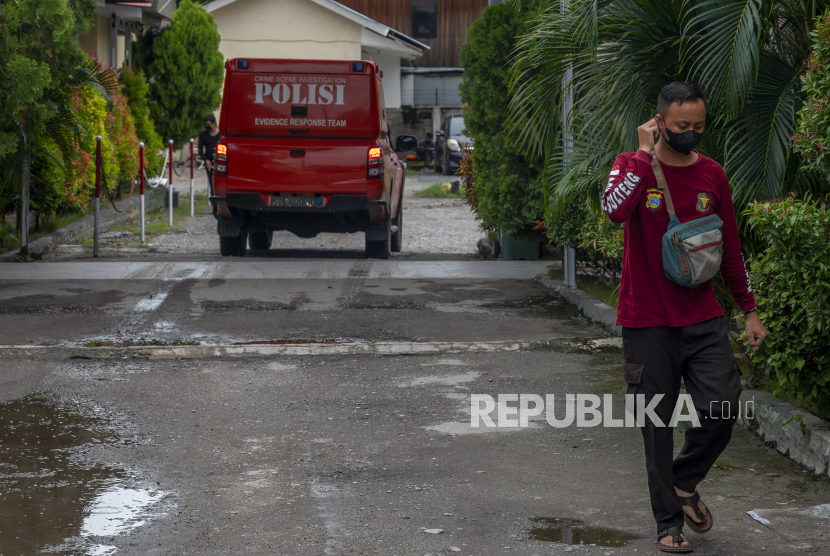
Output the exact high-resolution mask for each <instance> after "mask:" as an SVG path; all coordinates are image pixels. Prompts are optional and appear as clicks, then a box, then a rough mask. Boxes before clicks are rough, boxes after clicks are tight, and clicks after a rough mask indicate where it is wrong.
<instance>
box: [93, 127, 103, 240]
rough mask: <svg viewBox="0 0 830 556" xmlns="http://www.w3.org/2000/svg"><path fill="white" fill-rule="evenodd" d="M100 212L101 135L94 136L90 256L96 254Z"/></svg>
mask: <svg viewBox="0 0 830 556" xmlns="http://www.w3.org/2000/svg"><path fill="white" fill-rule="evenodd" d="M100 212H101V136H100V135H98V136H97V137H95V225H94V229H93V232H92V256H93V257H97V256H98V225H99V222H98V220H99V216H100Z"/></svg>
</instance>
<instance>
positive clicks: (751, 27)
mask: <svg viewBox="0 0 830 556" xmlns="http://www.w3.org/2000/svg"><path fill="white" fill-rule="evenodd" d="M763 4H764V2H763V0H742V1H738V2H723V1H722V0H707V1H704V2H700V3H699V4H697V5H696V6H694V7H693V8H692V11H691V14H690V15H691V17H690V18H689V20H688V22H687V23H686V24H685V25H684V28H683V35H684V39H685V41H687V42H688V46H686V48H685V49H684V52H683V55H684V57H686V58H689V59H691V60H693V62H692V67H691V70H690V76H691V79H692V80H694V81H697V82H699V83H701V84H705V85H706V88H707V92H708V94H709V96H710V97H711V98H712V101H713V102H716V103H718V102H722V103H723V105H724V107H725V110H726V113H727V115H728V116H729V117H735V116H737V114H738V113H739V112H740V111H741V109H742V108H743V105H744V103H745V102H746V99H747V97H748V96H749V93H750V91H751V90H752V85H753V83H754V82H755V78H756V76H757V74H758V68H759V64H760V52H759V49H758V44H759V43H760V42H761V36H762V35H763V34H764V33H767V34H768V33H769V28H768V27H767V26H765V25H764V22H763V18H762V15H761V13H762V11H763V9H764V6H763Z"/></svg>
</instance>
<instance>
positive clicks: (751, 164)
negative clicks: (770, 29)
mask: <svg viewBox="0 0 830 556" xmlns="http://www.w3.org/2000/svg"><path fill="white" fill-rule="evenodd" d="M798 75H799V72H798V71H797V70H795V69H794V68H792V67H790V66H788V65H786V64H785V63H783V62H782V61H781V60H779V59H778V58H777V57H775V56H772V55H769V54H766V53H764V55H763V56H762V59H761V71H760V73H759V76H758V80H757V81H756V83H755V85H754V86H753V88H752V94H751V96H750V99H749V101H748V102H747V104H746V107H745V108H744V110H743V111H742V112H741V114H740V118H738V119H737V121H736V122H735V123H734V124H732V125H731V126H729V128H728V132H727V135H726V144H727V147H726V151H725V155H726V158H725V161H724V169H725V170H726V173H727V175H728V176H729V177H730V180H731V183H732V189H733V195H734V197H735V200H736V203H738V204H746V203H748V202H750V201H752V200H760V199H774V198H776V197H780V196H781V195H782V194H783V192H784V185H785V183H786V181H787V168H788V166H789V160H790V158H791V156H792V152H791V149H790V137H791V136H792V134H793V133H794V132H795V127H796V119H795V116H796V114H797V112H798V109H799V108H800V107H801V97H800V95H799V91H800V82H799V79H798Z"/></svg>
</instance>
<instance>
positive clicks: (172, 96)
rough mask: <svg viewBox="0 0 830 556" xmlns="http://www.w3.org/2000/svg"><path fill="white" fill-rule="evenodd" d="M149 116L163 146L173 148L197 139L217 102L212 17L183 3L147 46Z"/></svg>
mask: <svg viewBox="0 0 830 556" xmlns="http://www.w3.org/2000/svg"><path fill="white" fill-rule="evenodd" d="M152 45H153V58H152V61H151V62H150V65H149V68H148V74H149V76H150V97H151V100H152V102H151V104H150V114H151V116H152V117H153V121H155V123H156V130H157V131H158V133H159V135H161V138H162V140H163V141H167V140H169V139H172V140H173V142H174V143H175V146H176V148H178V147H180V146H181V145H182V144H183V143H184V142H185V141H188V140H189V139H190V138H191V137H196V136H197V135H198V134H199V131H201V129H202V126H203V125H204V123H203V122H204V119H203V118H204V117H205V115H206V114H209V113H211V112H213V111H214V110H216V109H217V108H218V107H219V103H220V101H221V96H220V90H221V88H222V78H223V75H224V60H223V58H222V54H221V53H220V52H219V32H218V31H217V30H216V24H215V23H214V22H213V16H212V15H211V14H209V13H208V12H207V11H206V10H205V9H204V8H203V7H201V6H200V5H199V4H197V3H196V2H194V1H193V0H182V2H181V4H180V5H179V7H178V9H177V10H176V11H175V12H174V14H173V23H172V25H171V26H170V29H168V30H167V31H165V32H164V33H162V34H161V35H159V36H158V37H157V38H155V39H154V40H153V41H152Z"/></svg>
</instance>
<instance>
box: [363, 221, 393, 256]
mask: <svg viewBox="0 0 830 556" xmlns="http://www.w3.org/2000/svg"><path fill="white" fill-rule="evenodd" d="M391 224H392V222H391V221H390V219H389V211H386V224H385V226H384V228H385V233H384V237H385V239H382V240H380V241H370V240H368V239H367V240H366V258H367V259H388V258H389V244H390V243H391V239H392V238H391V229H392V226H391Z"/></svg>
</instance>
